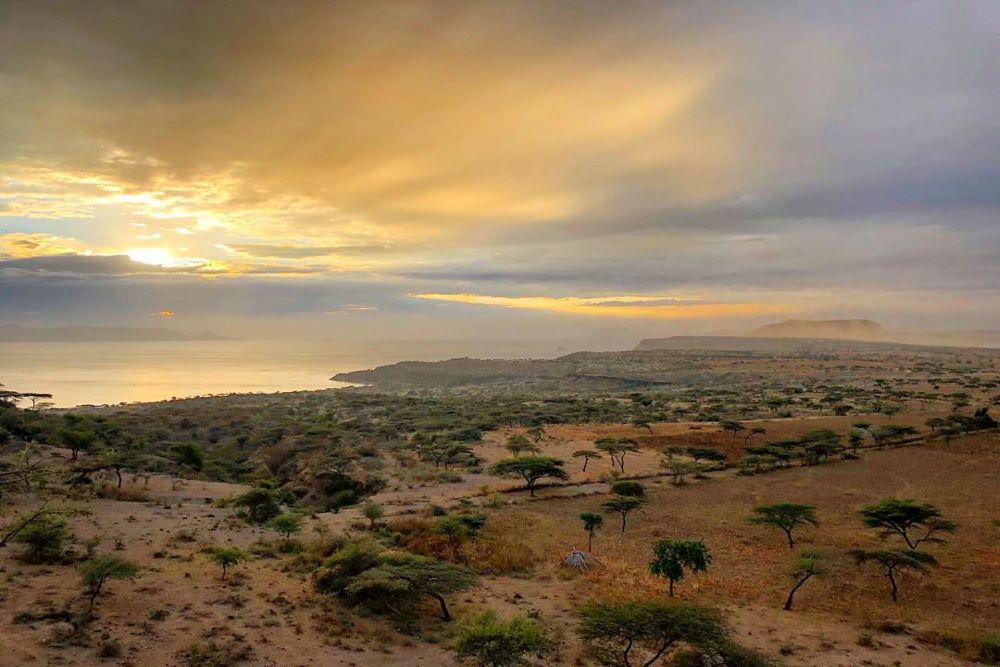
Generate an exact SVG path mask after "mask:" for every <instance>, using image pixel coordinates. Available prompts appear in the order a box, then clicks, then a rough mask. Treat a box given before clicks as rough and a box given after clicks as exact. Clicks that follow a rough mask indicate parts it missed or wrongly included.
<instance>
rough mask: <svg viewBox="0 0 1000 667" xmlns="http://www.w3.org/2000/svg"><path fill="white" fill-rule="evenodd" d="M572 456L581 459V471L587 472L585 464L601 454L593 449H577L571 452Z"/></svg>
mask: <svg viewBox="0 0 1000 667" xmlns="http://www.w3.org/2000/svg"><path fill="white" fill-rule="evenodd" d="M573 458H577V459H583V472H587V464H588V463H590V460H591V459H599V458H601V455H600V454H598V453H597V452H595V451H594V450H593V449H578V450H576V451H575V452H573Z"/></svg>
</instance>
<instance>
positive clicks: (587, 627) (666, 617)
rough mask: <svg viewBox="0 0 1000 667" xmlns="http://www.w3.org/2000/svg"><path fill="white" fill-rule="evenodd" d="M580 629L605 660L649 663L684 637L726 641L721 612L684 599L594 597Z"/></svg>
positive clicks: (638, 665) (697, 642)
mask: <svg viewBox="0 0 1000 667" xmlns="http://www.w3.org/2000/svg"><path fill="white" fill-rule="evenodd" d="M577 634H578V635H579V637H580V639H581V640H582V641H583V642H584V643H585V644H587V645H588V646H589V647H590V649H591V651H592V652H593V653H594V655H595V657H597V659H598V660H599V661H600V663H601V664H602V665H611V666H614V667H649V666H651V665H653V664H655V663H656V662H657V661H659V660H661V659H662V658H664V657H667V656H668V655H669V654H670V653H671V652H672V651H673V649H674V648H675V647H676V646H677V645H678V644H679V643H681V642H683V643H684V644H688V645H691V646H695V647H699V648H709V647H715V646H719V645H721V644H724V643H725V642H726V637H727V631H726V627H725V625H724V623H723V621H722V618H721V616H720V615H719V614H718V612H715V611H713V610H710V609H706V608H704V607H698V606H695V605H693V604H689V603H686V602H673V601H670V602H668V601H666V600H648V601H642V602H632V601H627V602H613V601H595V602H591V603H589V604H587V605H586V606H584V607H583V609H581V610H580V623H579V625H578V626H577Z"/></svg>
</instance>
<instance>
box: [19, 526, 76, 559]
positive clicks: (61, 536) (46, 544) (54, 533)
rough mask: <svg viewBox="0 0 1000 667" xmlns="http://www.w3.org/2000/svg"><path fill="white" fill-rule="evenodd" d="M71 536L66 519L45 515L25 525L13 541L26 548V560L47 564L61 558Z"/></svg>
mask: <svg viewBox="0 0 1000 667" xmlns="http://www.w3.org/2000/svg"><path fill="white" fill-rule="evenodd" d="M72 536H73V533H72V532H71V531H70V528H69V524H68V523H67V522H66V519H63V518H62V517H60V516H54V515H52V514H46V515H42V516H39V517H38V518H37V519H35V520H34V521H32V522H31V523H29V524H28V525H26V526H25V527H24V528H23V529H22V530H21V531H20V532H19V533H18V534H17V536H16V537H15V538H14V539H15V540H16V541H17V542H20V543H21V544H24V545H25V546H26V547H27V549H26V551H25V554H24V556H25V558H26V559H28V560H29V561H32V562H35V563H48V562H52V561H56V560H58V559H59V558H60V557H61V556H62V553H63V548H64V547H65V546H66V541H67V540H69V539H70V538H71V537H72Z"/></svg>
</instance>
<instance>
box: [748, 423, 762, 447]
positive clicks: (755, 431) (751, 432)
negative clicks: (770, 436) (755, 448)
mask: <svg viewBox="0 0 1000 667" xmlns="http://www.w3.org/2000/svg"><path fill="white" fill-rule="evenodd" d="M765 434H767V429H766V428H764V427H763V426H754V427H753V428H752V429H750V430H749V431H748V432H747V435H746V437H745V438H743V445H744V446H746V445H747V443H749V442H750V438H752V437H754V436H755V435H765Z"/></svg>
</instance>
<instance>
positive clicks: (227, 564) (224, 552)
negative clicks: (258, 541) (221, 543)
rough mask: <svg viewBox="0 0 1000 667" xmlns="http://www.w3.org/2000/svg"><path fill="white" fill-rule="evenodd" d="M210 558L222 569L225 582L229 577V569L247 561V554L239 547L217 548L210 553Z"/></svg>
mask: <svg viewBox="0 0 1000 667" xmlns="http://www.w3.org/2000/svg"><path fill="white" fill-rule="evenodd" d="M208 557H209V558H211V559H212V562H213V563H215V564H216V565H218V566H220V567H221V568H222V580H223V581H225V580H226V577H227V576H228V575H229V568H231V567H233V566H234V565H239V564H240V563H242V562H243V561H245V560H246V559H247V554H246V552H244V551H243V550H242V549H240V548H238V547H217V548H215V549H212V550H211V551H210V552H209V554H208Z"/></svg>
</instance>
